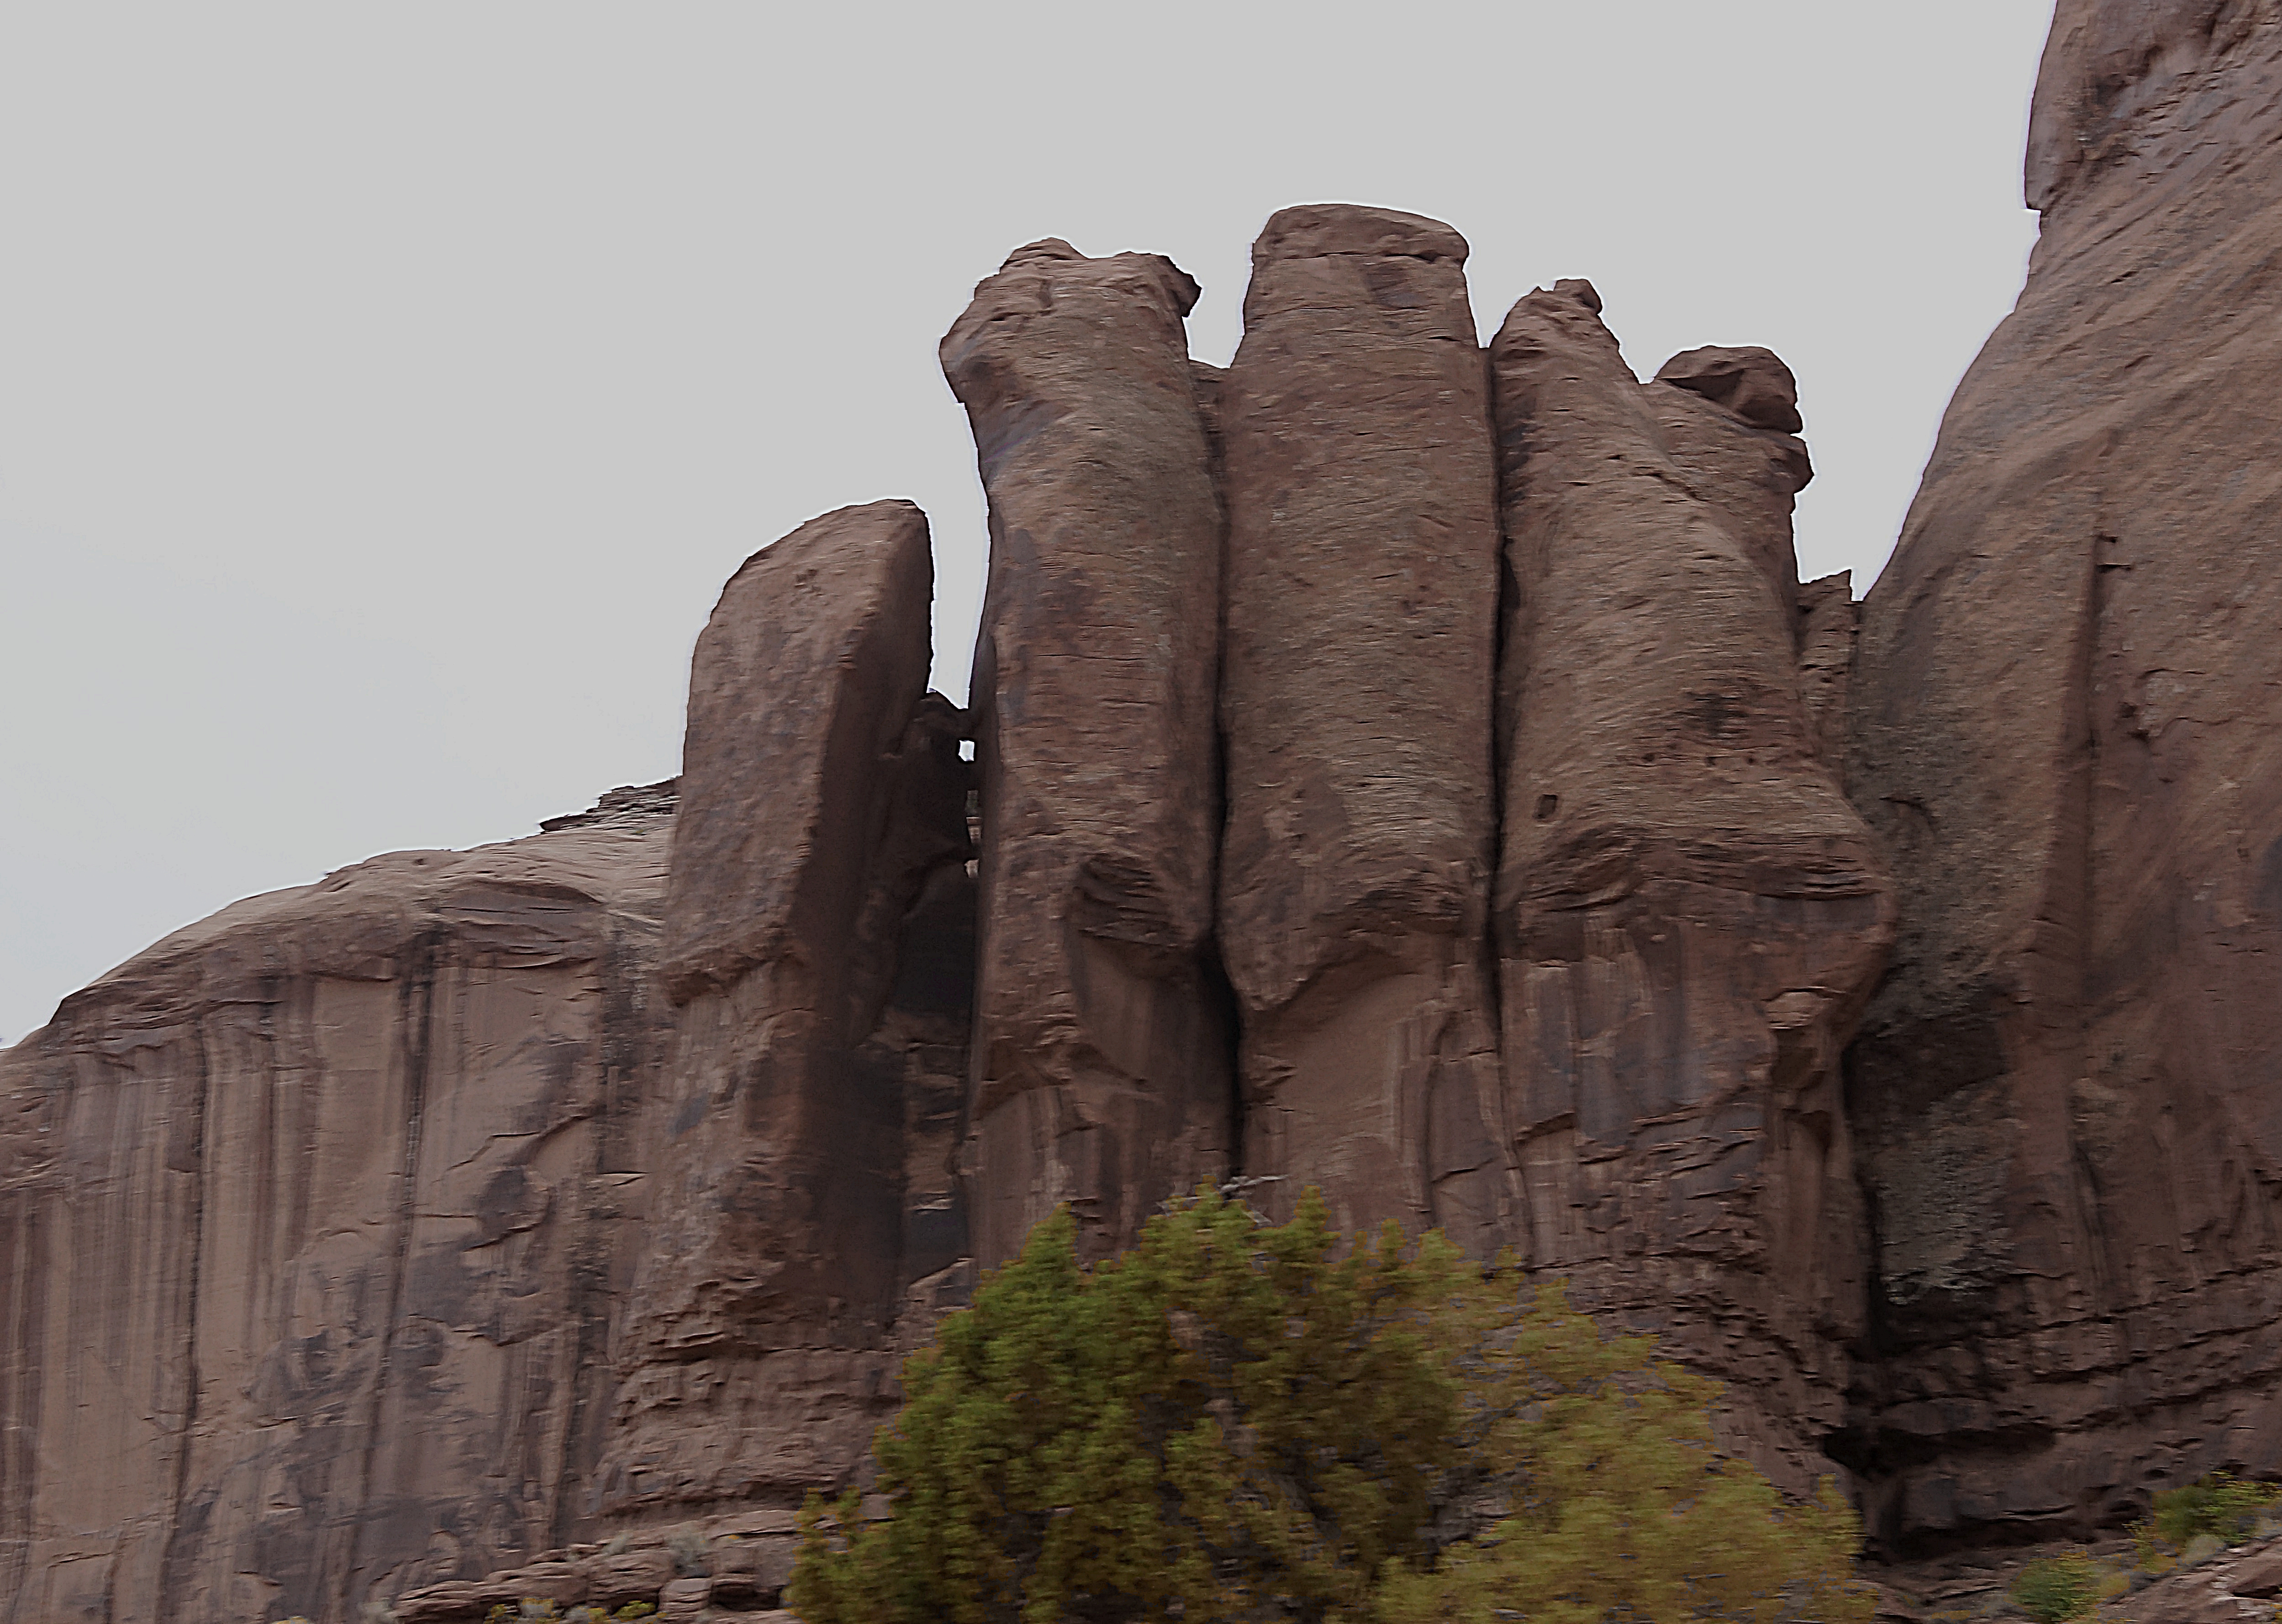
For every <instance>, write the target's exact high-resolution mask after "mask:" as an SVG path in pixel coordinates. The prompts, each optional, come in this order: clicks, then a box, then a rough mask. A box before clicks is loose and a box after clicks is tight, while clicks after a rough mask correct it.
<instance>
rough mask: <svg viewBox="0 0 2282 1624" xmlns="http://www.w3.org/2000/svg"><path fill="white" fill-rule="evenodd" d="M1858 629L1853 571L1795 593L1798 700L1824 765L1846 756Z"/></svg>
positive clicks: (1859, 616) (1809, 584)
mask: <svg viewBox="0 0 2282 1624" xmlns="http://www.w3.org/2000/svg"><path fill="white" fill-rule="evenodd" d="M1861 626H1862V606H1861V605H1860V604H1859V603H1857V602H1855V601H1854V579H1853V575H1852V572H1851V571H1850V570H1844V569H1842V570H1840V571H1839V572H1838V573H1837V574H1836V575H1835V576H1821V577H1820V578H1819V579H1817V580H1812V581H1809V582H1807V583H1806V584H1805V585H1803V586H1801V587H1800V588H1799V589H1798V697H1799V702H1800V703H1801V704H1802V705H1804V706H1805V708H1806V721H1807V726H1808V728H1809V730H1810V731H1812V734H1813V736H1814V750H1815V754H1817V755H1820V757H1822V758H1823V760H1825V761H1827V762H1837V761H1839V760H1841V759H1842V758H1843V756H1844V754H1845V750H1846V691H1847V688H1848V686H1849V684H1851V683H1852V681H1853V678H1854V641H1855V638H1856V637H1857V636H1858V635H1859V632H1860V630H1861Z"/></svg>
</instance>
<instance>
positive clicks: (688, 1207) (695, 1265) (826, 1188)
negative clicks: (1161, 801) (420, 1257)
mask: <svg viewBox="0 0 2282 1624" xmlns="http://www.w3.org/2000/svg"><path fill="white" fill-rule="evenodd" d="M931 581H932V566H931V564H930V561H929V559H928V534H927V521H926V519H925V517H924V515H922V514H920V511H919V509H917V508H916V507H912V505H911V504H909V503H907V502H876V503H873V504H872V505H871V506H869V507H851V508H842V509H841V510H840V511H838V512H836V513H833V514H826V515H825V516H824V517H822V518H820V519H817V520H813V521H811V522H809V523H808V524H805V525H803V526H802V527H801V528H800V529H799V530H796V531H794V532H793V533H792V534H791V535H790V536H788V537H785V538H784V539H783V540H781V541H780V542H778V543H776V544H775V545H772V546H770V547H767V548H765V549H763V550H762V551H761V552H759V553H756V554H754V555H753V557H752V558H750V559H749V560H748V561H746V563H745V565H744V567H743V568H741V569H740V570H739V571H738V573H737V574H736V575H735V576H734V577H732V579H731V580H730V582H729V584H728V585H727V587H726V588H725V589H724V591H723V592H722V595H721V601H720V604H719V606H718V607H717V608H716V609H715V611H714V613H713V616H712V618H711V620H710V621H709V622H708V623H707V624H706V628H705V631H704V634H703V635H702V637H701V638H699V639H698V644H697V651H696V654H695V659H694V661H693V662H692V665H691V673H690V700H689V731H688V736H687V742H686V744H685V746H684V770H683V773H682V777H681V794H682V801H681V808H682V810H681V813H680V816H679V828H678V831H677V834H676V837H675V841H674V850H673V868H672V881H671V888H670V892H669V895H668V899H667V907H666V922H665V923H666V963H665V970H664V975H665V978H666V982H667V985H668V986H669V987H670V988H671V990H672V992H673V994H674V995H675V997H676V998H677V1000H678V1001H679V1002H680V1004H681V1008H680V1009H679V1011H678V1012H677V1014H676V1017H675V1030H674V1047H673V1051H672V1056H671V1063H670V1076H669V1079H667V1081H666V1083H665V1085H664V1089H663V1090H662V1092H663V1093H664V1095H665V1097H666V1098H667V1100H668V1101H669V1102H670V1103H669V1105H668V1107H667V1110H669V1112H670V1118H669V1120H668V1122H667V1124H666V1127H665V1137H664V1141H663V1143H662V1145H661V1147H660V1156H661V1165H660V1167H659V1169H658V1183H659V1198H658V1201H657V1203H656V1206H655V1208H654V1209H653V1210H654V1217H653V1219H652V1222H651V1225H650V1231H649V1234H648V1248H649V1249H648V1258H647V1262H646V1264H645V1265H644V1269H643V1272H642V1276H641V1280H640V1288H639V1293H638V1295H637V1299H636V1301H635V1303H634V1304H633V1309H632V1311H631V1317H630V1319H629V1321H628V1323H627V1325H626V1326H625V1333H624V1340H623V1342H622V1343H621V1346H622V1348H623V1349H625V1352H624V1354H623V1356H622V1365H623V1366H624V1367H625V1382H624V1384H623V1386H622V1388H621V1390H620V1395H619V1400H618V1404H617V1410H616V1412H615V1415H614V1418H613V1421H614V1425H613V1427H612V1434H611V1442H610V1446H609V1455H608V1458H607V1460H606V1462H605V1465H604V1467H603V1477H602V1482H601V1483H600V1485H599V1486H598V1487H599V1490H600V1493H599V1496H598V1498H599V1504H600V1509H602V1510H603V1511H605V1512H609V1513H610V1514H613V1515H625V1514H627V1513H629V1512H633V1511H634V1510H636V1509H637V1508H648V1507H659V1506H688V1505H701V1504H710V1503H714V1502H720V1501H737V1500H741V1499H746V1498H749V1497H752V1496H786V1495H789V1496H794V1497H797V1496H798V1494H799V1493H800V1492H801V1491H803V1489H806V1488H809V1487H811V1486H826V1485H830V1484H833V1483H835V1482H838V1481H841V1480H842V1478H843V1477H844V1476H845V1475H846V1474H847V1473H849V1472H850V1471H851V1470H852V1469H853V1467H854V1465H855V1464H856V1462H857V1461H858V1459H859V1458H861V1457H862V1455H863V1453H864V1451H865V1447H866V1445H867V1444H868V1442H869V1439H870V1432H871V1428H872V1427H873V1424H874V1423H875V1422H876V1421H877V1420H878V1419H880V1418H881V1414H882V1413H883V1408H884V1406H885V1405H886V1404H889V1402H891V1400H890V1393H891V1388H890V1385H889V1384H890V1380H891V1378H892V1375H893V1373H894V1362H895V1343H894V1337H895V1323H896V1320H897V1317H898V1315H899V1313H900V1312H901V1311H902V1308H903V1304H904V1295H905V1292H906V1289H907V1288H908V1287H909V1286H910V1285H911V1284H912V1276H911V1273H910V1272H909V1271H908V1270H907V1268H906V1266H905V1245H904V1242H905V1238H906V1230H907V1229H909V1228H914V1227H924V1222H923V1221H918V1220H914V1219H913V1218H912V1215H907V1214H906V1213H905V1210H904V1189H905V1182H906V1175H907V1172H908V1167H907V1164H908V1162H909V1160H910V1156H911V1149H912V1145H911V1142H910V1140H909V1137H908V1135H907V1132H906V1127H907V1124H906V1115H907V1113H908V1112H910V1111H912V1110H913V1109H914V1105H915V1103H917V1102H914V1100H913V1099H912V1098H910V1097H907V1092H906V1084H907V1083H923V1082H924V1075H923V1074H925V1073H926V1072H927V1071H928V1070H929V1063H928V1062H927V1061H926V1060H925V1059H924V1058H923V1057H914V1058H915V1059H916V1063H917V1070H918V1071H919V1072H920V1073H921V1074H922V1075H921V1076H920V1077H917V1078H912V1077H906V1076H905V1075H904V1058H905V1056H906V1055H907V1054H908V1052H909V1050H908V1047H907V1046H905V1045H903V1044H899V1043H898V1042H897V1041H896V1040H892V1039H890V1040H886V1041H882V1040H881V1038H880V1032H881V1028H882V1026H883V1025H887V1024H891V1023H893V1022H894V1021H895V1020H897V1018H899V1017H898V1016H897V1010H898V1009H902V1008H903V1007H904V1006H905V1005H907V1004H909V1003H910V1001H911V1000H912V998H914V997H916V998H918V999H919V1000H920V1001H921V1002H927V1001H930V1000H932V1001H933V1002H934V1003H935V1004H936V1005H940V1006H943V1008H942V1009H938V1010H937V1011H936V1012H935V1013H936V1017H937V1025H948V1026H949V1027H950V1032H949V1033H947V1034H946V1033H943V1032H937V1034H936V1035H937V1037H938V1038H942V1039H943V1040H944V1041H945V1042H947V1043H948V1045H949V1047H950V1048H951V1049H952V1050H953V1056H952V1058H953V1059H954V1061H955V1060H957V1059H963V1057H964V1056H963V1055H960V1054H958V1053H957V1050H958V1047H959V1045H958V1039H957V1036H956V1034H957V1032H958V1030H959V1022H960V1021H961V1020H962V1019H963V1017H964V1015H965V1009H964V1007H963V1004H964V995H965V986H964V981H963V978H960V977H959V975H958V974H957V972H956V970H955V968H954V969H953V970H952V971H951V972H949V973H948V975H947V976H937V977H935V979H936V980H937V981H940V982H943V983H944V985H941V986H932V985H918V986H913V985H907V984H908V983H910V982H911V981H912V978H905V977H902V976H901V975H899V969H898V966H899V962H904V963H911V964H912V966H913V968H914V974H915V975H916V976H917V977H918V979H919V981H920V982H921V983H925V982H927V981H928V975H927V974H926V973H922V972H921V971H920V969H919V966H920V961H922V960H924V959H925V958H926V957H927V956H928V955H927V954H926V953H925V952H924V951H922V950H920V948H919V947H917V946H916V945H915V944H910V943H906V942H904V937H905V936H906V935H907V934H909V932H910V931H911V929H912V926H913V925H914V924H920V925H921V926H922V927H923V928H924V927H925V924H926V922H925V921H922V920H920V918H919V917H918V916H915V915H914V913H913V905H914V904H915V903H917V902H920V901H921V900H922V898H928V899H930V901H929V903H928V906H929V907H931V908H933V909H935V916H930V917H931V918H934V920H935V924H934V927H933V928H935V929H938V930H947V931H950V932H951V933H952V934H953V935H954V936H955V935H956V934H957V932H958V929H959V921H958V915H959V909H960V906H961V902H962V899H963V898H964V896H965V892H964V890H963V875H960V874H959V873H957V872H956V871H957V870H959V869H960V865H961V864H962V863H963V862H964V860H965V858H966V824H965V816H964V806H963V802H964V797H965V780H964V774H963V770H962V768H961V764H960V763H959V761H958V759H957V755H956V751H957V737H956V734H957V731H958V726H957V714H956V712H954V711H952V710H951V708H950V707H949V706H948V705H947V703H945V702H943V701H941V700H935V701H932V702H930V703H928V704H925V705H923V704H922V702H921V700H922V694H921V690H922V688H923V687H924V685H925V682H926V677H927V669H928V602H929V595H930V587H931ZM941 870H953V871H954V873H953V874H952V875H951V877H950V878H949V879H948V881H947V882H946V883H947V885H948V889H947V890H946V888H945V885H930V879H931V877H932V876H935V875H936V874H937V873H938V872H939V871H941ZM905 1012H906V1013H909V1011H908V1010H906V1011H905ZM904 1036H905V1037H908V1036H909V1033H908V1032H906V1033H904ZM935 1064H936V1066H937V1067H938V1069H939V1065H940V1062H939V1061H938V1062H937V1063H935ZM939 1091H940V1090H939V1089H938V1092H939ZM923 1092H924V1090H922V1093H923ZM922 1114H925V1113H924V1111H922ZM936 1114H937V1115H938V1116H939V1115H940V1112H939V1111H938V1112H937V1113H936ZM955 1136H956V1125H955V1124H943V1125H939V1129H938V1132H937V1133H936V1137H937V1139H938V1140H939V1141H942V1144H941V1146H940V1156H941V1159H943V1160H946V1161H947V1159H948V1143H949V1141H950V1140H951V1139H952V1138H954V1137H955ZM940 1194H941V1192H940V1191H928V1192H923V1195H924V1197H925V1199H927V1200H928V1202H929V1203H930V1206H931V1207H932V1206H933V1205H934V1204H935V1203H936V1200H937V1198H938V1197H939V1195H940ZM957 1217H958V1215H957V1213H956V1211H955V1210H951V1211H948V1212H943V1211H938V1212H936V1213H935V1218H936V1219H937V1220H938V1221H937V1224H936V1226H937V1227H938V1228H940V1227H941V1226H942V1221H943V1220H945V1219H947V1220H949V1221H950V1222H951V1223H952V1225H953V1226H954V1227H955V1226H956V1221H957ZM922 1250H925V1251H928V1252H929V1253H930V1255H932V1254H933V1253H938V1252H946V1251H947V1252H949V1253H950V1255H951V1256H952V1257H956V1256H958V1255H959V1254H960V1253H962V1252H963V1251H964V1250H965V1248H964V1244H963V1236H959V1235H957V1234H955V1233H944V1234H938V1235H936V1236H935V1237H933V1239H932V1240H931V1241H929V1242H928V1244H927V1245H926V1246H924V1247H923V1248H922ZM929 1266H930V1267H940V1266H941V1264H940V1262H937V1263H935V1264H930V1265H929Z"/></svg>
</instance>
